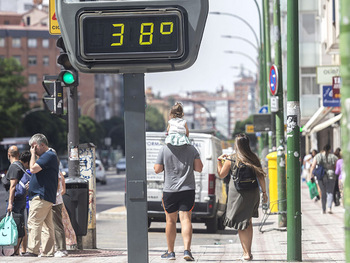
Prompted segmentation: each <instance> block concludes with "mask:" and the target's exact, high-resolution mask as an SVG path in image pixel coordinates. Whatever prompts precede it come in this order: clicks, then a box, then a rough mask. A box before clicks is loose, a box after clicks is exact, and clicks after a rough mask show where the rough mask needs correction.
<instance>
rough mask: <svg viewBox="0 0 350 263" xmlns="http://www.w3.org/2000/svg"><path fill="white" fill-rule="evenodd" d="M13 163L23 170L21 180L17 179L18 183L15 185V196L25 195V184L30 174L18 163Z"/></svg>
mask: <svg viewBox="0 0 350 263" xmlns="http://www.w3.org/2000/svg"><path fill="white" fill-rule="evenodd" d="M14 164H15V165H17V166H18V167H19V168H21V170H22V171H23V172H24V174H23V176H22V178H21V180H19V182H18V184H17V185H16V191H15V197H25V196H26V195H27V189H26V184H27V183H28V182H29V181H30V179H31V176H30V174H29V173H28V172H27V171H25V170H24V169H23V168H22V167H21V166H20V165H18V164H17V163H14Z"/></svg>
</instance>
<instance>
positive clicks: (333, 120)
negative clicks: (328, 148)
mask: <svg viewBox="0 0 350 263" xmlns="http://www.w3.org/2000/svg"><path fill="white" fill-rule="evenodd" d="M341 116H342V114H338V115H337V116H334V117H332V118H330V119H328V120H326V121H324V122H322V123H320V124H318V125H316V126H315V127H314V128H313V129H312V130H311V131H310V133H314V132H319V131H321V130H323V129H325V128H327V127H328V126H331V125H332V124H333V123H336V122H337V121H339V120H340V119H341Z"/></svg>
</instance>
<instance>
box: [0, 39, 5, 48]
mask: <svg viewBox="0 0 350 263" xmlns="http://www.w3.org/2000/svg"><path fill="white" fill-rule="evenodd" d="M4 46H5V38H4V37H0V47H4Z"/></svg>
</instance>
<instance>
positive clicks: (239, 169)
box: [232, 163, 259, 191]
mask: <svg viewBox="0 0 350 263" xmlns="http://www.w3.org/2000/svg"><path fill="white" fill-rule="evenodd" d="M232 166H233V168H232V180H233V182H234V184H235V187H236V190H237V191H245V190H252V189H255V188H257V187H259V185H258V180H257V178H256V175H255V171H254V170H253V169H252V168H251V167H249V166H248V165H245V164H243V163H240V164H239V165H238V166H237V165H235V164H234V163H233V165H232Z"/></svg>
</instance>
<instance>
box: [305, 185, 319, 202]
mask: <svg viewBox="0 0 350 263" xmlns="http://www.w3.org/2000/svg"><path fill="white" fill-rule="evenodd" d="M306 184H307V186H308V187H309V193H310V198H311V199H314V198H315V197H316V196H318V191H317V185H316V183H315V182H312V181H309V182H307V183H306Z"/></svg>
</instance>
